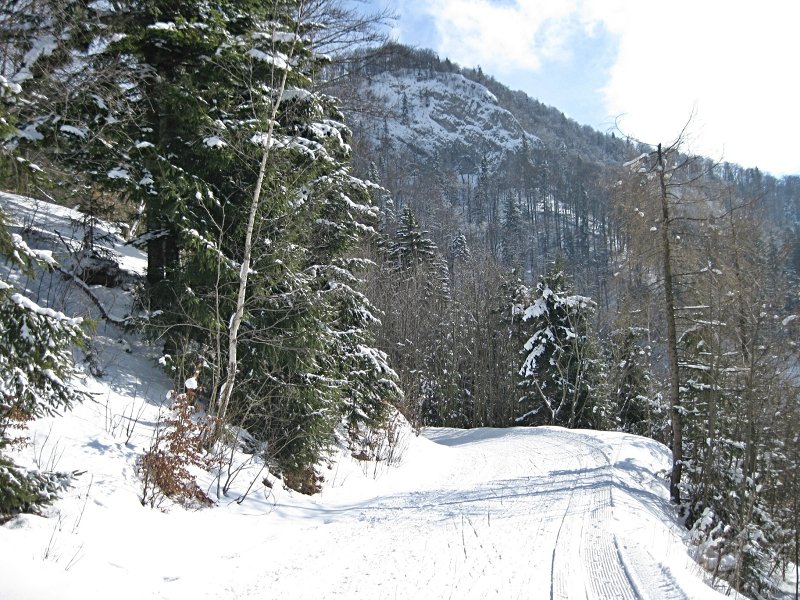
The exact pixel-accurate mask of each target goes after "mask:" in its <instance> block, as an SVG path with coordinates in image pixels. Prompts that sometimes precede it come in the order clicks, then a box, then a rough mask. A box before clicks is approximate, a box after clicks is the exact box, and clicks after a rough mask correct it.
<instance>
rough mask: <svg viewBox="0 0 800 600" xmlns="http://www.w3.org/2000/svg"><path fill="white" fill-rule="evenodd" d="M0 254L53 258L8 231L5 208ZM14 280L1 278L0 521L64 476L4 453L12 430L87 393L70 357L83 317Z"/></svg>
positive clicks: (27, 266) (48, 494) (20, 261)
mask: <svg viewBox="0 0 800 600" xmlns="http://www.w3.org/2000/svg"><path fill="white" fill-rule="evenodd" d="M0 255H2V256H3V258H4V259H5V260H6V261H8V262H10V263H11V264H14V265H16V268H17V269H22V270H27V271H28V273H29V274H32V273H33V270H32V269H33V264H34V263H36V262H40V263H42V261H43V259H45V258H46V259H49V260H52V259H51V258H50V257H45V256H42V255H39V254H37V253H36V252H35V251H33V250H31V249H30V248H29V247H28V245H27V244H26V243H25V242H24V241H23V240H22V238H21V237H20V236H19V235H17V234H14V235H13V236H12V235H9V233H8V231H7V229H6V225H5V220H4V217H3V215H2V213H0ZM42 264H44V263H42ZM13 281H14V280H13V279H8V280H6V281H0V521H2V520H3V517H7V516H8V515H12V514H14V513H17V512H24V511H28V510H33V509H35V507H36V506H37V505H40V504H43V503H47V502H49V501H51V500H52V499H53V498H54V497H55V496H54V494H55V492H57V490H58V488H59V487H61V485H62V483H63V479H64V476H63V474H57V473H38V472H27V471H25V470H22V469H20V468H19V467H17V466H16V465H14V463H13V462H11V460H9V459H8V458H7V457H4V456H3V455H2V452H3V450H5V449H6V448H7V447H9V446H11V445H13V444H15V443H19V442H21V441H22V440H23V439H24V438H20V437H15V434H14V430H21V429H24V427H25V424H26V423H27V422H28V421H30V420H32V419H36V418H40V417H43V416H50V415H55V414H58V413H59V412H60V411H62V410H69V409H70V408H71V407H72V406H73V405H74V404H76V403H78V402H81V401H82V400H84V399H85V398H86V393H85V392H84V391H83V390H82V389H81V388H80V387H78V386H77V385H76V384H75V377H76V376H77V375H78V371H77V369H76V368H75V365H74V362H73V358H72V348H73V346H75V345H76V344H80V343H81V342H82V341H83V339H84V334H83V330H82V328H81V319H80V318H71V317H68V316H66V315H64V314H63V313H61V312H58V311H55V310H52V309H50V308H46V307H43V306H40V305H39V304H38V303H36V302H35V301H33V300H32V299H30V298H29V297H28V296H26V295H25V294H24V293H23V291H24V290H20V289H17V288H16V286H15V285H14V283H13Z"/></svg>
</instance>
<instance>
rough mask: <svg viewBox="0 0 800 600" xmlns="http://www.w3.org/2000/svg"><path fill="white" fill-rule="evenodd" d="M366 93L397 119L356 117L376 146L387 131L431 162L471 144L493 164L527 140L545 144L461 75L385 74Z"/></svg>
mask: <svg viewBox="0 0 800 600" xmlns="http://www.w3.org/2000/svg"><path fill="white" fill-rule="evenodd" d="M361 93H363V94H364V95H365V96H374V97H377V98H379V99H381V100H382V101H383V102H384V103H385V105H386V107H387V109H388V110H390V111H391V113H392V115H393V117H392V118H390V119H388V120H385V119H384V118H383V117H379V118H378V117H375V116H372V115H370V114H363V115H360V114H354V115H351V118H352V119H353V120H361V121H362V122H363V125H362V127H361V129H362V130H364V131H370V132H372V136H373V141H374V143H376V144H378V143H379V142H380V139H381V136H382V135H383V134H384V127H385V128H386V130H387V131H386V133H388V134H389V136H390V138H391V139H392V140H393V141H395V142H396V143H397V144H399V145H400V146H402V147H407V148H409V149H412V150H413V151H415V152H419V153H422V154H426V155H428V156H430V157H431V158H433V157H435V155H436V152H437V151H439V150H441V149H445V148H453V147H461V145H466V146H468V147H470V148H471V149H472V150H474V151H475V152H476V153H477V155H481V156H485V157H486V158H487V159H488V160H489V162H490V164H493V163H496V162H497V161H499V160H501V159H502V158H503V157H504V156H507V155H508V154H510V153H514V152H517V151H518V150H519V148H520V147H521V146H522V139H523V137H525V138H526V139H527V141H528V143H530V144H538V143H540V140H539V139H538V138H537V137H536V136H534V135H531V134H530V133H527V132H525V131H524V130H523V129H522V127H521V125H520V123H519V121H518V120H517V119H516V117H514V115H513V114H511V113H510V112H509V111H507V110H505V109H504V108H502V107H501V106H500V105H499V104H498V101H497V98H496V97H495V96H494V95H493V94H492V93H491V92H490V91H489V90H488V89H486V88H485V87H484V86H483V85H481V84H479V83H477V82H475V81H471V80H469V79H467V78H466V77H464V76H463V75H461V74H458V73H427V74H425V75H424V76H423V75H420V74H419V73H418V71H417V70H415V69H411V70H408V69H398V70H396V71H392V72H383V73H380V74H377V75H374V76H372V77H370V79H369V82H368V83H365V84H363V88H362V90H361ZM475 169H477V164H476V165H475Z"/></svg>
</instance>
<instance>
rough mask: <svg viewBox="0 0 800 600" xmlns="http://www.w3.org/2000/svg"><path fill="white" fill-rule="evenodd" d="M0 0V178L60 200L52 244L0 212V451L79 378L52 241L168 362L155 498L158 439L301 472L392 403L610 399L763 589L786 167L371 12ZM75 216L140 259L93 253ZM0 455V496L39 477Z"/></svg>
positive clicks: (786, 277)
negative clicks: (503, 77)
mask: <svg viewBox="0 0 800 600" xmlns="http://www.w3.org/2000/svg"><path fill="white" fill-rule="evenodd" d="M381 18H382V17H380V16H378V17H376V19H377V22H380V20H381ZM2 23H3V27H4V31H5V34H4V35H5V37H4V38H3V42H4V44H3V63H2V64H3V71H2V78H1V79H0V84H2V87H1V88H0V91H1V93H0V98H1V99H2V113H0V117H2V126H3V134H4V136H5V137H4V145H3V155H2V186H3V188H5V189H6V190H8V191H14V192H18V193H22V194H25V195H27V196H37V197H43V198H47V199H50V200H53V201H58V202H61V203H63V204H66V205H69V206H79V207H80V208H81V209H82V211H83V214H85V215H86V216H85V222H84V223H83V224H82V227H83V230H85V235H84V236H83V239H82V241H81V242H80V243H79V244H78V245H77V246H76V245H75V244H72V243H68V242H67V241H64V240H63V239H62V243H63V246H64V247H65V250H66V252H67V254H68V256H69V269H67V268H65V267H57V266H56V265H55V264H48V263H49V260H48V255H43V254H41V253H37V252H36V251H32V250H30V248H29V247H28V246H27V242H26V241H25V239H24V238H23V237H22V236H23V234H26V230H25V227H20V228H19V231H15V232H14V233H15V235H14V236H9V235H6V231H5V229H3V234H4V235H3V236H2V237H0V243H2V249H3V253H4V256H6V257H8V260H9V264H11V263H13V267H9V273H10V274H9V275H8V277H7V281H8V282H7V283H6V282H3V284H2V286H0V300H2V310H0V323H2V326H3V332H4V335H5V336H6V337H8V338H9V339H12V340H13V341H14V344H12V345H8V344H7V345H4V346H0V358H2V360H3V361H4V362H0V365H3V368H4V369H5V372H4V373H3V378H4V381H3V387H2V390H1V391H2V397H3V403H2V404H0V450H4V448H6V447H8V446H11V445H12V444H13V443H14V441H15V440H14V438H12V437H11V434H10V431H11V425H12V424H13V425H14V426H24V424H25V423H26V422H28V421H30V420H32V419H35V418H37V417H39V416H41V415H43V414H50V413H52V412H54V411H57V410H59V409H62V408H68V407H69V406H71V405H73V404H74V403H76V402H80V401H81V399H82V398H81V393H80V392H76V391H75V390H74V389H73V388H72V386H71V384H70V383H69V381H70V377H72V376H74V375H75V373H74V371H73V368H74V364H73V363H72V361H71V359H70V353H69V352H68V351H67V349H68V348H70V347H71V345H73V344H75V343H79V344H84V348H85V353H86V354H87V355H91V348H92V341H91V335H90V330H89V329H87V330H83V329H80V325H81V324H80V322H78V321H73V320H71V317H69V316H67V315H65V314H64V313H62V312H58V311H61V310H62V309H63V308H64V307H63V306H58V305H57V304H58V302H57V301H53V303H54V306H52V307H51V306H48V307H47V308H43V307H42V306H39V305H38V304H29V303H28V302H27V301H25V300H21V298H23V297H25V296H24V295H25V294H30V293H31V292H30V289H31V288H30V286H28V284H27V282H28V278H29V277H33V276H34V274H35V273H36V271H37V270H40V271H41V270H42V269H61V270H60V271H58V272H60V273H62V274H63V276H64V277H65V278H66V279H67V280H68V281H70V282H71V284H74V285H75V286H77V287H78V288H80V289H81V290H83V291H84V292H87V290H88V292H87V293H88V294H89V296H90V297H91V298H93V301H94V304H95V305H97V306H99V307H100V308H101V309H102V308H103V303H102V299H101V298H100V297H98V296H97V294H94V293H92V292H91V290H90V286H93V285H106V286H118V285H122V284H125V285H127V286H129V287H130V288H132V289H135V290H136V293H137V299H138V305H137V308H136V310H134V311H132V312H131V314H130V315H127V317H126V319H124V320H121V319H117V318H115V317H112V316H111V315H110V314H109V313H108V312H107V311H105V310H101V314H102V318H103V319H105V320H106V321H109V322H113V323H114V324H115V325H119V326H124V327H127V328H130V329H135V330H136V331H140V332H142V333H143V335H145V336H146V337H147V338H148V339H149V340H150V343H151V344H152V346H153V347H154V348H157V349H158V350H159V352H160V355H161V361H160V362H161V364H162V366H163V367H164V369H165V371H166V372H167V373H168V374H169V375H170V377H171V378H172V379H173V380H174V382H175V389H176V390H178V392H179V393H177V394H176V395H175V396H174V397H175V412H174V414H173V416H172V417H171V420H168V421H167V425H168V429H169V428H170V427H171V428H172V429H171V431H173V432H174V433H175V436H177V438H176V437H174V436H173V437H168V438H165V439H164V440H161V439H158V440H157V441H156V442H155V444H154V446H153V447H152V448H151V449H150V450H149V451H148V453H146V454H145V456H143V458H142V462H141V464H140V469H141V473H142V477H143V478H144V481H145V482H151V483H152V482H155V484H153V485H156V486H161V488H162V490H163V491H164V493H166V494H167V495H172V496H175V498H176V499H177V500H179V501H186V499H187V498H189V499H191V500H192V501H193V502H194V501H197V502H199V503H200V504H202V503H203V502H204V500H203V498H204V496H202V494H200V495H198V494H197V491H198V490H197V489H196V485H195V486H192V485H191V477H189V476H188V471H186V470H181V468H182V467H186V464H185V463H186V462H187V461H188V463H189V464H190V465H191V466H194V467H199V466H200V462H199V460H200V459H199V458H197V457H198V456H200V455H202V453H203V452H204V451H207V450H208V449H210V448H213V447H219V445H220V444H222V445H223V446H224V445H225V444H228V445H230V447H231V448H234V447H239V446H240V445H243V446H245V447H246V448H247V449H248V451H250V452H252V454H253V455H254V456H257V458H258V460H260V461H262V464H263V465H264V466H265V468H266V467H269V468H270V469H271V470H272V471H273V472H275V473H278V474H280V475H281V476H282V477H283V480H284V481H285V482H286V484H287V485H288V486H290V487H292V488H294V489H297V490H300V491H302V492H304V493H309V494H313V493H315V492H316V491H318V490H319V486H320V483H321V481H322V475H323V474H322V470H321V465H322V464H323V462H324V460H325V457H326V455H327V453H328V452H329V450H330V447H331V445H332V444H333V443H334V442H337V443H340V444H345V445H346V446H347V447H348V448H349V449H350V450H351V451H352V452H353V454H354V455H358V456H363V457H366V458H370V457H374V456H375V455H376V453H377V452H378V451H379V449H380V448H381V447H382V444H383V443H384V442H385V441H386V440H387V439H388V440H391V431H392V425H391V423H392V421H391V419H390V415H392V414H393V412H394V411H396V410H399V411H400V412H402V413H403V415H404V416H405V417H406V418H408V419H409V420H410V421H411V423H412V424H413V425H414V426H415V427H417V428H419V427H422V426H448V427H463V428H472V427H483V426H491V427H511V426H541V425H555V426H562V427H567V428H591V429H602V430H615V431H623V432H628V433H635V434H639V435H645V436H649V437H652V438H654V439H656V440H659V441H663V442H665V443H667V444H668V445H669V446H670V448H671V449H672V453H673V464H672V469H671V474H670V493H671V499H672V501H673V502H674V503H675V505H676V509H677V510H678V511H679V512H680V515H681V517H682V518H683V519H684V520H685V524H686V527H687V528H688V529H690V530H691V536H692V539H693V541H694V543H695V544H696V548H697V555H698V557H699V559H700V560H701V562H702V563H703V565H704V566H705V567H706V568H707V569H709V570H710V571H711V572H712V573H713V574H714V577H715V578H718V579H723V580H727V581H728V582H729V584H730V585H731V586H732V588H734V589H736V590H739V591H743V592H745V593H747V594H748V595H750V596H751V597H753V598H767V597H769V596H770V594H772V593H773V588H774V582H775V580H776V576H777V575H778V574H779V573H781V572H782V571H783V570H784V569H786V568H788V565H789V564H790V563H792V562H793V563H794V564H797V562H798V556H797V553H798V545H799V544H798V521H797V519H798V516H797V515H798V510H797V498H798V494H800V490H798V481H797V475H796V474H797V471H798V467H800V465H798V461H799V460H800V453H798V437H797V435H798V434H797V424H798V421H799V420H800V396H798V391H799V390H800V388H798V384H799V383H800V382H799V381H798V378H797V358H798V356H797V350H798V348H797V345H796V339H797V333H798V330H797V327H798V323H799V322H800V321H798V320H797V316H798V314H800V297H799V296H798V294H799V293H800V288H798V277H799V276H800V178H798V177H787V178H783V179H776V178H774V177H771V176H769V175H766V174H764V173H761V172H760V171H759V170H758V169H755V168H749V167H743V166H737V165H731V164H728V163H722V164H718V163H716V162H715V161H714V160H713V159H711V158H707V157H695V156H689V155H687V154H685V153H684V152H683V149H682V145H681V142H682V140H681V132H676V133H675V136H676V137H675V139H674V140H645V141H634V140H631V139H627V138H625V137H624V134H622V133H620V132H615V133H610V134H609V133H604V132H596V131H593V130H591V129H590V128H588V127H582V126H580V125H578V124H577V123H575V122H573V121H570V120H569V119H567V118H565V117H564V115H563V114H561V113H560V112H558V111H557V110H556V109H553V108H549V107H546V106H544V105H542V104H541V103H539V102H537V101H536V100H534V99H531V98H529V97H527V96H526V95H525V94H522V93H521V92H512V91H510V90H508V89H507V88H505V87H504V86H502V85H501V84H499V83H498V82H496V81H495V80H493V79H492V78H491V77H490V76H488V75H486V74H484V73H482V72H481V71H480V70H477V69H476V70H470V69H462V68H461V67H458V66H457V65H454V64H452V63H450V62H449V61H448V60H446V59H444V60H443V59H440V58H439V57H437V56H435V55H434V54H433V53H431V52H429V51H425V50H411V49H408V48H404V47H402V46H397V45H394V44H389V45H386V46H383V47H382V48H380V49H375V48H372V49H371V50H370V51H366V50H364V49H363V44H366V43H369V42H371V41H373V40H374V39H375V36H374V26H375V24H376V21H370V20H369V19H367V20H364V19H362V18H361V17H359V16H358V14H357V13H353V12H350V11H348V9H347V8H346V6H345V5H342V4H340V3H337V2H328V1H327V0H316V1H314V2H311V3H306V2H294V1H288V2H282V1H281V2H267V3H260V4H258V3H257V4H253V3H251V2H248V1H245V0H224V1H223V2H217V3H209V2H205V1H199V2H180V3H174V2H172V3H170V2H163V1H160V0H159V1H146V2H143V3H142V2H139V3H137V2H124V1H122V2H116V3H113V4H111V3H106V2H93V3H90V4H88V5H87V4H85V3H80V2H77V3H76V2H72V1H70V0H58V1H53V2H51V1H50V0H43V1H41V2H40V1H38V0H31V1H30V2H22V3H15V4H10V5H8V6H6V7H4V8H3V13H2ZM645 142H647V143H645ZM101 218H103V219H109V220H114V221H117V222H119V223H120V230H121V231H122V232H123V233H124V234H125V235H126V236H127V243H128V244H130V245H133V246H137V247H139V248H142V249H145V250H146V252H147V263H148V264H147V271H146V277H144V278H137V277H128V278H125V277H123V279H124V281H123V280H122V279H120V278H119V277H120V275H119V273H118V272H115V271H114V265H113V262H114V261H113V260H112V259H111V257H109V256H108V255H107V253H106V252H105V251H104V250H102V249H100V248H99V247H98V244H97V241H98V240H97V239H96V236H98V235H101V234H100V233H99V231H98V228H97V223H98V219H101ZM39 235H41V234H40V233H39ZM50 235H51V236H52V233H50ZM58 235H60V234H57V236H58ZM43 261H44V264H43ZM53 309H55V310H53ZM26 311H27V312H26ZM48 311H50V312H48ZM32 315H36V317H35V318H34V317H33V316H32ZM26 319H27V321H26ZM23 322H25V323H35V324H36V325H37V326H40V327H42V328H43V329H42V331H43V332H44V333H42V334H41V336H39V334H38V333H37V330H36V329H35V328H31V327H30V326H27V327H26V326H23V325H20V323H23ZM84 336H86V337H84ZM48 344H50V346H49V347H50V348H52V352H49V351H43V350H42V349H41V346H43V345H44V346H47V345H48ZM20 348H21V349H22V350H20ZM40 354H41V356H40ZM20 356H23V358H22V363H21V364H18V363H19V361H20ZM26 363H29V364H36V365H37V368H38V369H39V371H37V373H44V374H45V376H44V377H43V378H35V377H31V376H29V375H26V374H25V371H24V369H25V367H24V364H26ZM20 373H22V375H20ZM184 388H186V389H185V390H184ZM187 398H188V399H189V400H192V401H194V400H196V401H197V405H198V406H200V407H201V410H202V411H203V414H204V415H205V416H207V417H208V419H207V420H205V421H204V429H203V430H202V432H200V433H197V432H195V430H194V429H193V426H192V425H190V423H195V420H193V419H195V418H196V417H194V416H193V413H192V409H191V406H190V405H189V404H187V403H186V402H188V400H187ZM182 402H183V404H182ZM191 432H194V433H191ZM243 432H246V433H243ZM376 432H377V433H376ZM195 433H196V435H195ZM190 434H191V435H190ZM182 435H183V436H188V437H181V436H182ZM170 440H171V441H170ZM376 440H380V441H376ZM173 442H174V444H173ZM159 444H163V446H160V445H159ZM170 444H173V445H170ZM0 461H2V462H0V466H2V468H3V471H2V474H3V477H5V478H6V479H5V480H4V481H6V482H14V486H15V487H14V493H13V494H6V495H4V496H3V498H2V499H3V502H2V504H0V513H3V514H4V515H10V514H15V513H17V512H20V511H26V510H30V509H31V507H32V506H36V505H37V504H39V503H40V502H42V501H46V500H47V498H49V497H50V492H49V491H48V490H49V489H50V488H49V487H48V486H51V487H52V482H51V481H50V480H48V479H47V478H44V479H38V478H37V477H33V476H32V478H27V476H26V475H25V474H24V473H21V472H19V471H16V470H15V467H14V465H13V464H12V463H11V462H10V461H7V460H6V458H0ZM176 473H177V474H178V483H179V485H177V487H175V485H174V484H175V478H174V477H172V476H173V475H175V474H176ZM187 478H188V480H187ZM20 481H22V482H23V484H21V485H18V484H19V482H20ZM5 485H7V487H9V488H10V487H11V483H7V484H5ZM170 486H172V487H170ZM144 503H145V502H144V501H143V504H144ZM190 503H191V502H190Z"/></svg>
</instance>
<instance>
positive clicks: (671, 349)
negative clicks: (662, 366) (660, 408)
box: [657, 144, 683, 504]
mask: <svg viewBox="0 0 800 600" xmlns="http://www.w3.org/2000/svg"><path fill="white" fill-rule="evenodd" d="M657 168H658V181H659V184H660V186H661V190H660V193H661V220H662V223H661V245H662V260H663V265H662V266H663V273H664V309H665V313H666V319H667V363H668V367H669V406H670V417H671V419H670V420H671V423H672V473H671V475H670V481H669V495H670V499H671V500H672V502H674V503H675V504H680V502H681V490H680V482H681V473H682V471H683V415H682V414H681V410H682V408H681V398H680V390H679V388H680V379H679V376H678V335H677V331H676V327H675V293H674V291H673V289H672V256H671V245H670V229H669V227H670V213H669V194H668V191H667V180H666V161H665V160H664V153H663V151H662V150H661V144H659V145H658V167H657Z"/></svg>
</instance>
